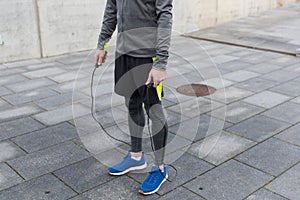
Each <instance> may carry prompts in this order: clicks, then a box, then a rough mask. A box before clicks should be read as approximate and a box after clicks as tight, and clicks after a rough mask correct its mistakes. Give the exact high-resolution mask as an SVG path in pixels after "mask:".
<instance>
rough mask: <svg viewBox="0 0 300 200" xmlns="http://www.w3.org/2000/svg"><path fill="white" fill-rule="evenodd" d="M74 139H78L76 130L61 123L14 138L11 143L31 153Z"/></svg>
mask: <svg viewBox="0 0 300 200" xmlns="http://www.w3.org/2000/svg"><path fill="white" fill-rule="evenodd" d="M75 137H78V135H77V131H76V128H75V127H74V126H72V125H70V124H68V123H63V124H59V125H57V126H52V127H48V128H46V129H42V130H38V131H35V132H32V133H28V134H25V135H21V136H18V137H15V138H13V139H12V141H13V142H15V143H16V144H18V145H19V146H20V147H22V148H23V149H25V150H26V151H27V152H29V153H31V152H34V151H38V150H40V149H44V148H47V147H49V146H53V145H56V144H58V143H61V142H64V141H67V140H71V139H73V138H75Z"/></svg>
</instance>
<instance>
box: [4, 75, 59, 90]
mask: <svg viewBox="0 0 300 200" xmlns="http://www.w3.org/2000/svg"><path fill="white" fill-rule="evenodd" d="M54 84H55V82H54V81H51V80H49V79H47V78H40V79H33V80H28V81H23V82H19V83H14V84H9V85H7V86H6V87H8V88H9V89H11V90H13V91H15V92H22V91H26V90H33V89H37V88H41V87H46V86H50V85H54Z"/></svg>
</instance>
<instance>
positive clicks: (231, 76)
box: [223, 70, 260, 82]
mask: <svg viewBox="0 0 300 200" xmlns="http://www.w3.org/2000/svg"><path fill="white" fill-rule="evenodd" d="M257 76H260V74H258V73H255V72H250V71H246V70H239V71H235V72H232V73H228V74H226V75H224V76H223V77H224V78H225V79H228V80H232V81H235V82H243V81H246V80H249V79H252V78H256V77H257Z"/></svg>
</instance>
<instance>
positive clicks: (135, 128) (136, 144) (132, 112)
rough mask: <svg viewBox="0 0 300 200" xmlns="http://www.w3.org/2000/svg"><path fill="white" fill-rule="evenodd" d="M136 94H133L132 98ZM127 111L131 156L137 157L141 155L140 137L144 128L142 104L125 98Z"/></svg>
mask: <svg viewBox="0 0 300 200" xmlns="http://www.w3.org/2000/svg"><path fill="white" fill-rule="evenodd" d="M135 94H136V93H134V94H133V97H134V96H135ZM125 105H126V107H127V109H128V126H129V132H130V135H131V155H132V156H133V157H139V156H141V154H142V136H143V129H144V126H145V116H144V110H143V102H142V101H139V100H136V98H125Z"/></svg>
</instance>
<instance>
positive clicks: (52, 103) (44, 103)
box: [35, 92, 91, 111]
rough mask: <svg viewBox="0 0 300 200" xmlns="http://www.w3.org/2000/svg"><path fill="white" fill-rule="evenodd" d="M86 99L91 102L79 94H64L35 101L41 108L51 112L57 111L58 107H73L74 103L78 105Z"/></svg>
mask: <svg viewBox="0 0 300 200" xmlns="http://www.w3.org/2000/svg"><path fill="white" fill-rule="evenodd" d="M85 99H88V100H89V102H90V101H91V100H90V98H89V97H88V96H86V95H84V94H81V93H79V92H74V93H64V94H58V95H55V96H51V97H47V98H45V99H40V100H37V101H35V103H36V104H37V105H38V106H40V107H41V108H44V109H46V110H49V111H50V110H54V109H57V108H58V107H63V106H66V105H71V104H72V102H73V103H77V102H80V101H82V100H85Z"/></svg>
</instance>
